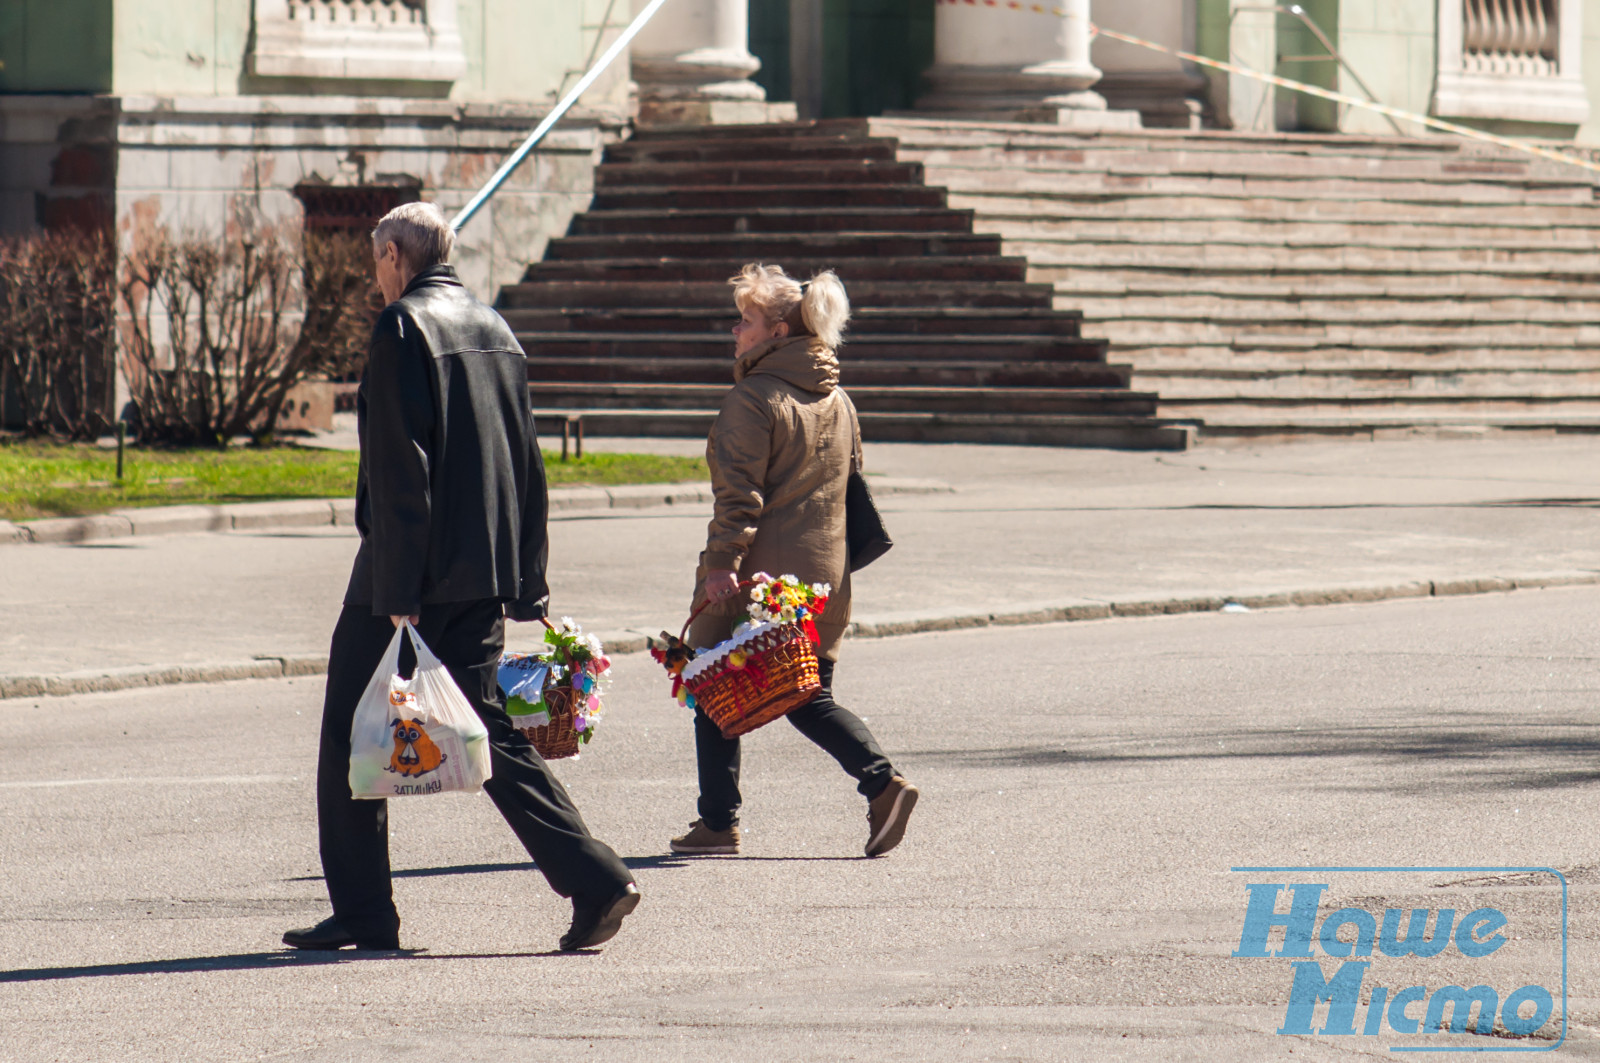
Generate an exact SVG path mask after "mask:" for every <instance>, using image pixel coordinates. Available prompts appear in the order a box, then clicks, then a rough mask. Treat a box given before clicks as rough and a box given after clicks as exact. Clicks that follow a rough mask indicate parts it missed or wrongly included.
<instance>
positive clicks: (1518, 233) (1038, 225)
mask: <svg viewBox="0 0 1600 1063" xmlns="http://www.w3.org/2000/svg"><path fill="white" fill-rule="evenodd" d="M983 231H984V232H985V233H996V234H998V235H1000V236H1002V237H1005V238H1006V239H1007V240H1012V241H1038V242H1048V241H1060V242H1074V243H1075V242H1079V241H1094V242H1096V243H1102V244H1109V243H1127V244H1162V243H1172V244H1179V245H1184V244H1197V243H1212V244H1219V245H1227V246H1241V245H1243V246H1264V247H1287V248H1304V249H1307V250H1314V249H1317V248H1324V247H1350V246H1358V247H1378V248H1404V249H1413V250H1434V249H1437V250H1474V249H1484V250H1488V249H1503V250H1516V251H1531V250H1542V249H1552V248H1553V249H1560V250H1563V251H1575V250H1588V249H1592V248H1594V247H1595V246H1596V245H1597V244H1600V208H1597V209H1595V210H1592V211H1590V212H1589V213H1588V216H1587V217H1586V218H1585V219H1584V222H1583V224H1581V225H1578V224H1573V225H1570V226H1563V227H1560V228H1551V226H1550V223H1549V222H1548V220H1546V221H1544V222H1543V223H1541V224H1537V225H1536V224H1532V223H1530V224H1528V225H1521V226H1509V225H1489V224H1482V225H1470V226H1469V225H1449V224H1441V223H1438V222H1434V221H1426V220H1423V219H1419V218H1413V219H1412V220H1409V221H1404V222H1401V221H1370V222H1356V221H1306V220H1301V219H1279V218H1268V217H1249V218H1241V217H1226V218H1220V217H1193V218H1144V219H1130V218H1097V217H1088V216H1085V217H1077V218H1055V217H1040V216H1037V215H1034V216H1026V217H1018V216H1012V215H1003V216H997V215H995V214H992V213H989V212H985V213H984V215H983Z"/></svg>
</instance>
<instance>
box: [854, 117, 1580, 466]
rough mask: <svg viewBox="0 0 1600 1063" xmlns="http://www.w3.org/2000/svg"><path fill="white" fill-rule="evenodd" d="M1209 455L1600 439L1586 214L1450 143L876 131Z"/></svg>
mask: <svg viewBox="0 0 1600 1063" xmlns="http://www.w3.org/2000/svg"><path fill="white" fill-rule="evenodd" d="M865 124H866V128H867V129H868V130H869V131H870V132H871V133H873V134H874V135H877V136H881V137H885V138H893V139H894V140H895V141H896V142H897V144H898V147H899V150H898V152H897V154H896V156H895V157H896V159H898V160H899V161H901V162H902V163H904V162H920V163H922V164H923V166H924V167H925V173H926V176H927V179H928V180H929V181H930V182H932V183H935V184H939V185H942V186H945V187H947V188H948V189H949V190H950V203H951V205H952V206H954V207H957V208H965V209H969V210H972V211H974V212H975V215H976V223H975V224H976V228H978V229H979V230H980V231H984V232H995V233H998V234H1000V235H1001V236H1002V237H1003V238H1004V240H1003V244H1002V247H1001V250H1002V252H1003V253H1004V254H1007V255H1013V256H1025V257H1026V258H1027V260H1028V263H1029V270H1028V279H1029V280H1030V281H1033V282H1035V283H1039V284H1044V285H1048V286H1050V287H1051V288H1052V289H1053V290H1054V292H1055V296H1056V305H1058V306H1063V307H1072V308H1075V309H1081V311H1082V313H1083V317H1084V322H1085V326H1086V327H1087V328H1088V329H1090V330H1091V331H1093V332H1094V333H1095V334H1098V335H1104V336H1106V337H1108V338H1109V339H1110V340H1111V342H1112V343H1113V344H1114V345H1115V354H1116V357H1117V360H1118V361H1128V362H1131V363H1132V364H1133V366H1134V376H1133V380H1132V384H1133V387H1134V388H1135V389H1136V390H1139V391H1144V392H1159V393H1160V396H1161V403H1160V410H1161V413H1162V414H1163V415H1165V416H1171V417H1180V418H1199V419H1203V421H1204V423H1205V427H1204V429H1203V430H1202V435H1203V436H1205V437H1243V438H1249V437H1272V436H1306V435H1313V436H1315V435H1330V436H1338V435H1350V436H1369V437H1370V436H1372V435H1375V434H1381V433H1384V432H1386V431H1389V430H1399V431H1416V430H1429V431H1437V430H1464V431H1480V430H1492V429H1546V430H1551V429H1553V430H1557V431H1560V430H1575V431H1585V430H1600V204H1597V203H1596V202H1595V191H1594V180H1593V175H1592V174H1589V173H1588V172H1586V171H1584V170H1581V169H1578V168H1576V167H1570V166H1564V165H1561V164H1559V163H1555V162H1546V161H1542V160H1539V159H1536V158H1533V157H1531V156H1526V155H1521V154H1518V153H1513V152H1509V151H1501V150H1499V149H1494V148H1490V147H1485V146H1480V145H1471V144H1463V143H1460V142H1458V141H1455V140H1449V139H1444V138H1437V139H1410V138H1400V137H1351V136H1313V135H1296V134H1279V135H1261V134H1233V133H1219V132H1203V133H1188V132H1179V131H1167V130H1145V131H1141V132H1139V133H1115V134H1111V133H1108V134H1098V135H1097V134H1082V133H1070V132H1066V131H1059V130H1054V129H1050V128H1048V127H1041V126H1026V125H1007V124H978V123H965V122H962V123H957V122H941V121H933V120H927V119H893V118H891V119H873V120H871V121H870V122H868V123H865Z"/></svg>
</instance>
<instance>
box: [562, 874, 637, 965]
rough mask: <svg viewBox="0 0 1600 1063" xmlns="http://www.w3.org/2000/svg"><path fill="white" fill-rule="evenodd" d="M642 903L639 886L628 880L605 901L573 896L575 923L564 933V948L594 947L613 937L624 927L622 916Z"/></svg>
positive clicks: (566, 949) (573, 918)
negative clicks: (579, 898) (591, 902)
mask: <svg viewBox="0 0 1600 1063" xmlns="http://www.w3.org/2000/svg"><path fill="white" fill-rule="evenodd" d="M637 907H639V887H638V886H635V885H634V884H633V883H631V882H630V883H628V884H627V885H626V886H624V887H622V890H621V892H619V893H618V894H617V895H616V896H615V897H612V898H611V899H610V900H609V901H606V902H605V903H604V904H584V903H583V902H581V901H579V900H577V899H576V898H574V900H573V902H572V927H571V928H570V929H569V930H568V931H567V932H566V933H565V934H562V935H561V951H562V952H573V951H575V950H577V949H592V948H594V947H595V946H596V945H599V944H600V943H602V942H605V941H610V940H611V939H612V938H614V937H616V936H617V931H618V930H621V929H622V920H623V917H624V916H626V915H628V913H630V912H632V911H633V910H634V909H635V908H637Z"/></svg>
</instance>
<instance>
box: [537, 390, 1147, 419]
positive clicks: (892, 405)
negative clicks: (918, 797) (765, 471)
mask: <svg viewBox="0 0 1600 1063" xmlns="http://www.w3.org/2000/svg"><path fill="white" fill-rule="evenodd" d="M728 387H729V384H728V382H727V381H724V382H723V383H721V384H694V383H674V384H661V383H656V384H613V383H556V382H552V381H537V382H535V384H534V385H533V388H532V390H533V396H534V399H533V401H534V402H535V404H537V405H539V406H542V407H546V408H554V409H640V410H644V409H695V408H703V409H716V408H718V407H719V406H720V404H721V402H722V400H723V398H724V397H725V396H726V395H727V394H728ZM849 394H850V398H851V400H852V401H853V402H854V403H855V407H856V410H857V411H858V412H862V413H869V412H870V413H878V412H889V413H904V412H913V413H914V412H919V411H922V412H941V411H942V412H951V413H961V412H969V413H1000V412H1005V413H1090V414H1103V415H1117V416H1139V417H1149V416H1154V414H1155V407H1156V397H1155V395H1153V394H1146V393H1140V392H1133V391H1127V390H1124V389H1121V388H983V387H916V386H911V387H878V386H872V385H861V384H853V385H851V386H850V388H849Z"/></svg>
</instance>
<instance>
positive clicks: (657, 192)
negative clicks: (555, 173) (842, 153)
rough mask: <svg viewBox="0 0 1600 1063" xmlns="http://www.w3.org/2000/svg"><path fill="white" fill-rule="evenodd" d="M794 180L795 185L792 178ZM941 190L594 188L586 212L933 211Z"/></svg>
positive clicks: (817, 185) (911, 187)
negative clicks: (925, 209) (862, 208)
mask: <svg viewBox="0 0 1600 1063" xmlns="http://www.w3.org/2000/svg"><path fill="white" fill-rule="evenodd" d="M794 180H796V181H798V180H799V178H798V177H796V178H794ZM945 199H946V195H945V190H944V189H943V188H930V187H928V186H927V185H923V184H920V183H917V184H883V185H878V184H871V185H867V184H848V183H846V184H840V183H826V182H814V183H810V184H794V183H791V184H785V185H762V186H748V185H726V184H723V185H701V186H696V187H687V186H680V187H669V186H666V185H642V186H637V187H613V188H596V189H595V192H594V199H593V201H592V202H591V204H590V207H589V209H590V210H592V211H609V210H700V209H711V210H747V209H751V208H756V207H773V206H776V205H778V204H782V205H783V206H785V207H789V208H792V209H796V210H799V209H819V208H833V207H905V208H911V207H918V208H922V207H932V208H938V207H943V206H944V205H945Z"/></svg>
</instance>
